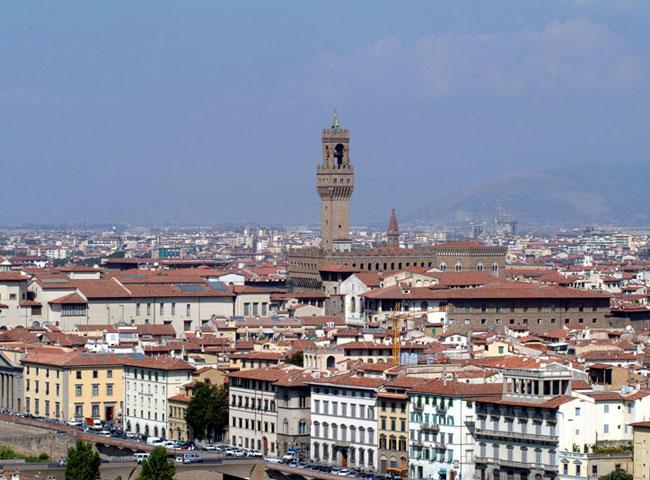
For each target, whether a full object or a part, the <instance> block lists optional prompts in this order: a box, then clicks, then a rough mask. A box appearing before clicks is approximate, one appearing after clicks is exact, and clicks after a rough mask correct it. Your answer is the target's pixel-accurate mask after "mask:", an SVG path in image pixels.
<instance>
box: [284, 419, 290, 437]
mask: <svg viewBox="0 0 650 480" xmlns="http://www.w3.org/2000/svg"><path fill="white" fill-rule="evenodd" d="M282 433H284V434H288V433H289V420H287V419H286V418H285V419H284V422H282Z"/></svg>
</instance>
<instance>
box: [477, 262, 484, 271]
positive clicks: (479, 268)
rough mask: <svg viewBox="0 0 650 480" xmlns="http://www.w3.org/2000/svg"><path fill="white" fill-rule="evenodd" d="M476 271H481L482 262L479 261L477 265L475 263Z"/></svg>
mask: <svg viewBox="0 0 650 480" xmlns="http://www.w3.org/2000/svg"><path fill="white" fill-rule="evenodd" d="M476 271H477V272H482V271H483V264H482V263H479V264H478V265H476Z"/></svg>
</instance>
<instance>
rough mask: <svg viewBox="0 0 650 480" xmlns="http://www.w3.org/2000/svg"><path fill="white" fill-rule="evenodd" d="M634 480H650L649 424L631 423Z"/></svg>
mask: <svg viewBox="0 0 650 480" xmlns="http://www.w3.org/2000/svg"><path fill="white" fill-rule="evenodd" d="M632 428H634V437H633V439H634V440H633V448H634V454H633V458H634V472H629V473H633V475H634V480H649V479H650V422H638V423H633V424H632Z"/></svg>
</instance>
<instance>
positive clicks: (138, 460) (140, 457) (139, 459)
mask: <svg viewBox="0 0 650 480" xmlns="http://www.w3.org/2000/svg"><path fill="white" fill-rule="evenodd" d="M150 456H151V454H150V453H144V452H140V453H136V454H135V455H133V457H134V458H135V463H142V462H143V461H144V460H146V459H147V458H149V457H150Z"/></svg>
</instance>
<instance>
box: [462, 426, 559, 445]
mask: <svg viewBox="0 0 650 480" xmlns="http://www.w3.org/2000/svg"><path fill="white" fill-rule="evenodd" d="M474 434H475V435H476V436H479V437H488V438H502V439H506V440H513V439H514V440H527V441H535V442H545V443H552V444H557V443H558V442H559V438H558V437H557V436H556V435H548V434H544V433H533V432H528V431H526V432H521V431H516V430H491V429H488V428H481V426H480V425H479V427H477V428H476V429H475V430H474Z"/></svg>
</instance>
